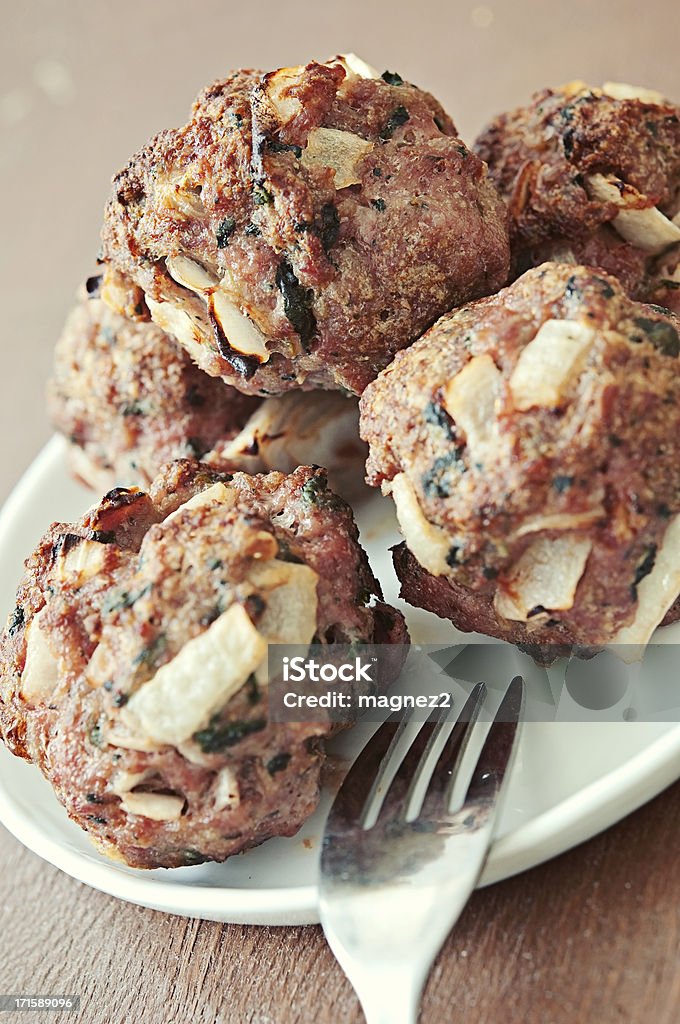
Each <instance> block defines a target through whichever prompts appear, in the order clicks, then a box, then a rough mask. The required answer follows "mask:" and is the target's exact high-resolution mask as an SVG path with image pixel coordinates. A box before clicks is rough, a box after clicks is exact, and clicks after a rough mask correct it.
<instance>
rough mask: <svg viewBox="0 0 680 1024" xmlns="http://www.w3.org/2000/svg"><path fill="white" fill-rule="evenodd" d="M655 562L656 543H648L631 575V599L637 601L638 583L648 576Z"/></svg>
mask: <svg viewBox="0 0 680 1024" xmlns="http://www.w3.org/2000/svg"><path fill="white" fill-rule="evenodd" d="M655 562H656V544H649V545H648V546H647V548H645V554H644V557H643V559H642V561H641V562H640V563H639V564H638V565H637V567H636V569H635V575H634V577H633V583H632V585H631V588H630V595H631V599H632V600H633V601H637V588H638V583H640V581H641V580H643V579H644V578H645V576H649V574H650V572H651V571H652V569H653V568H654V563H655Z"/></svg>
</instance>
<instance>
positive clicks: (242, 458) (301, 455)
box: [219, 391, 366, 475]
mask: <svg viewBox="0 0 680 1024" xmlns="http://www.w3.org/2000/svg"><path fill="white" fill-rule="evenodd" d="M252 452H256V453H257V454H255V455H253V454H252ZM219 455H220V458H221V459H226V460H228V461H229V462H230V463H231V464H233V465H236V466H239V467H240V468H242V469H243V470H245V471H246V472H248V473H266V472H268V471H269V470H271V469H277V470H279V471H280V472H282V473H291V472H292V471H293V470H294V469H295V468H296V467H297V466H306V465H310V464H311V463H316V464H318V465H320V466H325V467H326V469H327V470H328V471H329V475H333V473H334V472H335V471H336V470H339V471H344V470H345V469H347V468H349V465H350V464H352V465H355V464H356V462H357V461H358V460H359V459H360V458H364V459H365V457H366V456H365V446H364V445H363V444H362V442H361V441H360V440H359V407H358V405H357V403H356V402H353V401H351V400H350V399H348V398H345V396H344V395H341V394H338V393H335V392H333V391H291V392H289V393H288V394H287V395H282V396H281V397H278V398H268V399H267V400H266V401H264V402H263V403H262V404H261V405H260V406H258V408H257V409H256V410H255V412H254V413H253V414H252V416H251V417H250V419H249V420H248V422H247V423H246V425H245V427H244V428H243V430H242V431H241V433H240V434H237V436H236V437H235V438H233V440H231V441H229V442H227V443H226V444H225V445H223V446H220V451H219Z"/></svg>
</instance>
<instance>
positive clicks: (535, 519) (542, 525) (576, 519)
mask: <svg viewBox="0 0 680 1024" xmlns="http://www.w3.org/2000/svg"><path fill="white" fill-rule="evenodd" d="M605 515H606V512H605V510H604V507H603V506H602V505H596V506H595V507H594V508H589V509H585V510H584V511H583V512H555V513H553V514H552V515H544V516H532V518H530V519H526V520H525V521H524V522H523V523H522V525H521V526H520V527H519V528H518V529H517V530H515V533H514V534H513V536H514V537H524V536H525V535H526V534H527V533H538V532H539V530H578V529H579V528H581V527H583V526H590V525H591V524H592V523H595V522H597V520H598V519H603V518H604V516H605Z"/></svg>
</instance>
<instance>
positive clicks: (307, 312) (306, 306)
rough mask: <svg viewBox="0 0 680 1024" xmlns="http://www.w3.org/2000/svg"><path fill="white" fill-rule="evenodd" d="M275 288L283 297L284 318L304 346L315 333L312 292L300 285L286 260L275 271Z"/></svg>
mask: <svg viewBox="0 0 680 1024" xmlns="http://www.w3.org/2000/svg"><path fill="white" fill-rule="evenodd" d="M276 287H277V288H278V289H279V291H280V292H281V295H282V296H283V311H284V313H285V315H286V318H287V319H288V321H289V322H290V324H291V325H292V327H293V328H294V330H295V331H296V332H297V333H298V334H299V336H300V341H301V342H302V344H303V346H306V345H307V343H308V342H309V341H310V340H311V339H312V338H313V337H314V335H315V333H316V317H315V316H314V312H313V310H312V303H313V302H314V292H313V291H312V289H311V288H305V287H304V285H301V284H300V282H299V281H298V279H297V277H296V276H295V271H294V270H293V268H292V266H291V265H290V263H289V262H288V261H287V260H282V261H281V263H279V266H278V268H277V270H276Z"/></svg>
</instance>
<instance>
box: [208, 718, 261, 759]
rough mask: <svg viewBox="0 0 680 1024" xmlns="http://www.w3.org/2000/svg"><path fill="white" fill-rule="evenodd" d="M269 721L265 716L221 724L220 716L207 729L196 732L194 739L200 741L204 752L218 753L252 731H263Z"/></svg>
mask: <svg viewBox="0 0 680 1024" xmlns="http://www.w3.org/2000/svg"><path fill="white" fill-rule="evenodd" d="M266 725H267V722H266V720H265V719H264V718H254V719H250V720H248V721H242V722H224V723H223V724H220V722H219V716H216V719H215V720H213V721H211V723H210V725H209V726H207V727H206V728H205V729H199V731H198V732H195V733H194V735H193V739H194V740H195V741H196V743H198V745H199V747H200V748H201V750H202V751H203V753H204V754H218V753H220V751H222V750H226V749H227V747H233V746H235V745H236V744H237V743H240V742H241V740H242V739H245V737H246V736H250V735H251V733H254V732H261V731H262V729H264V728H265V726H266Z"/></svg>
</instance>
